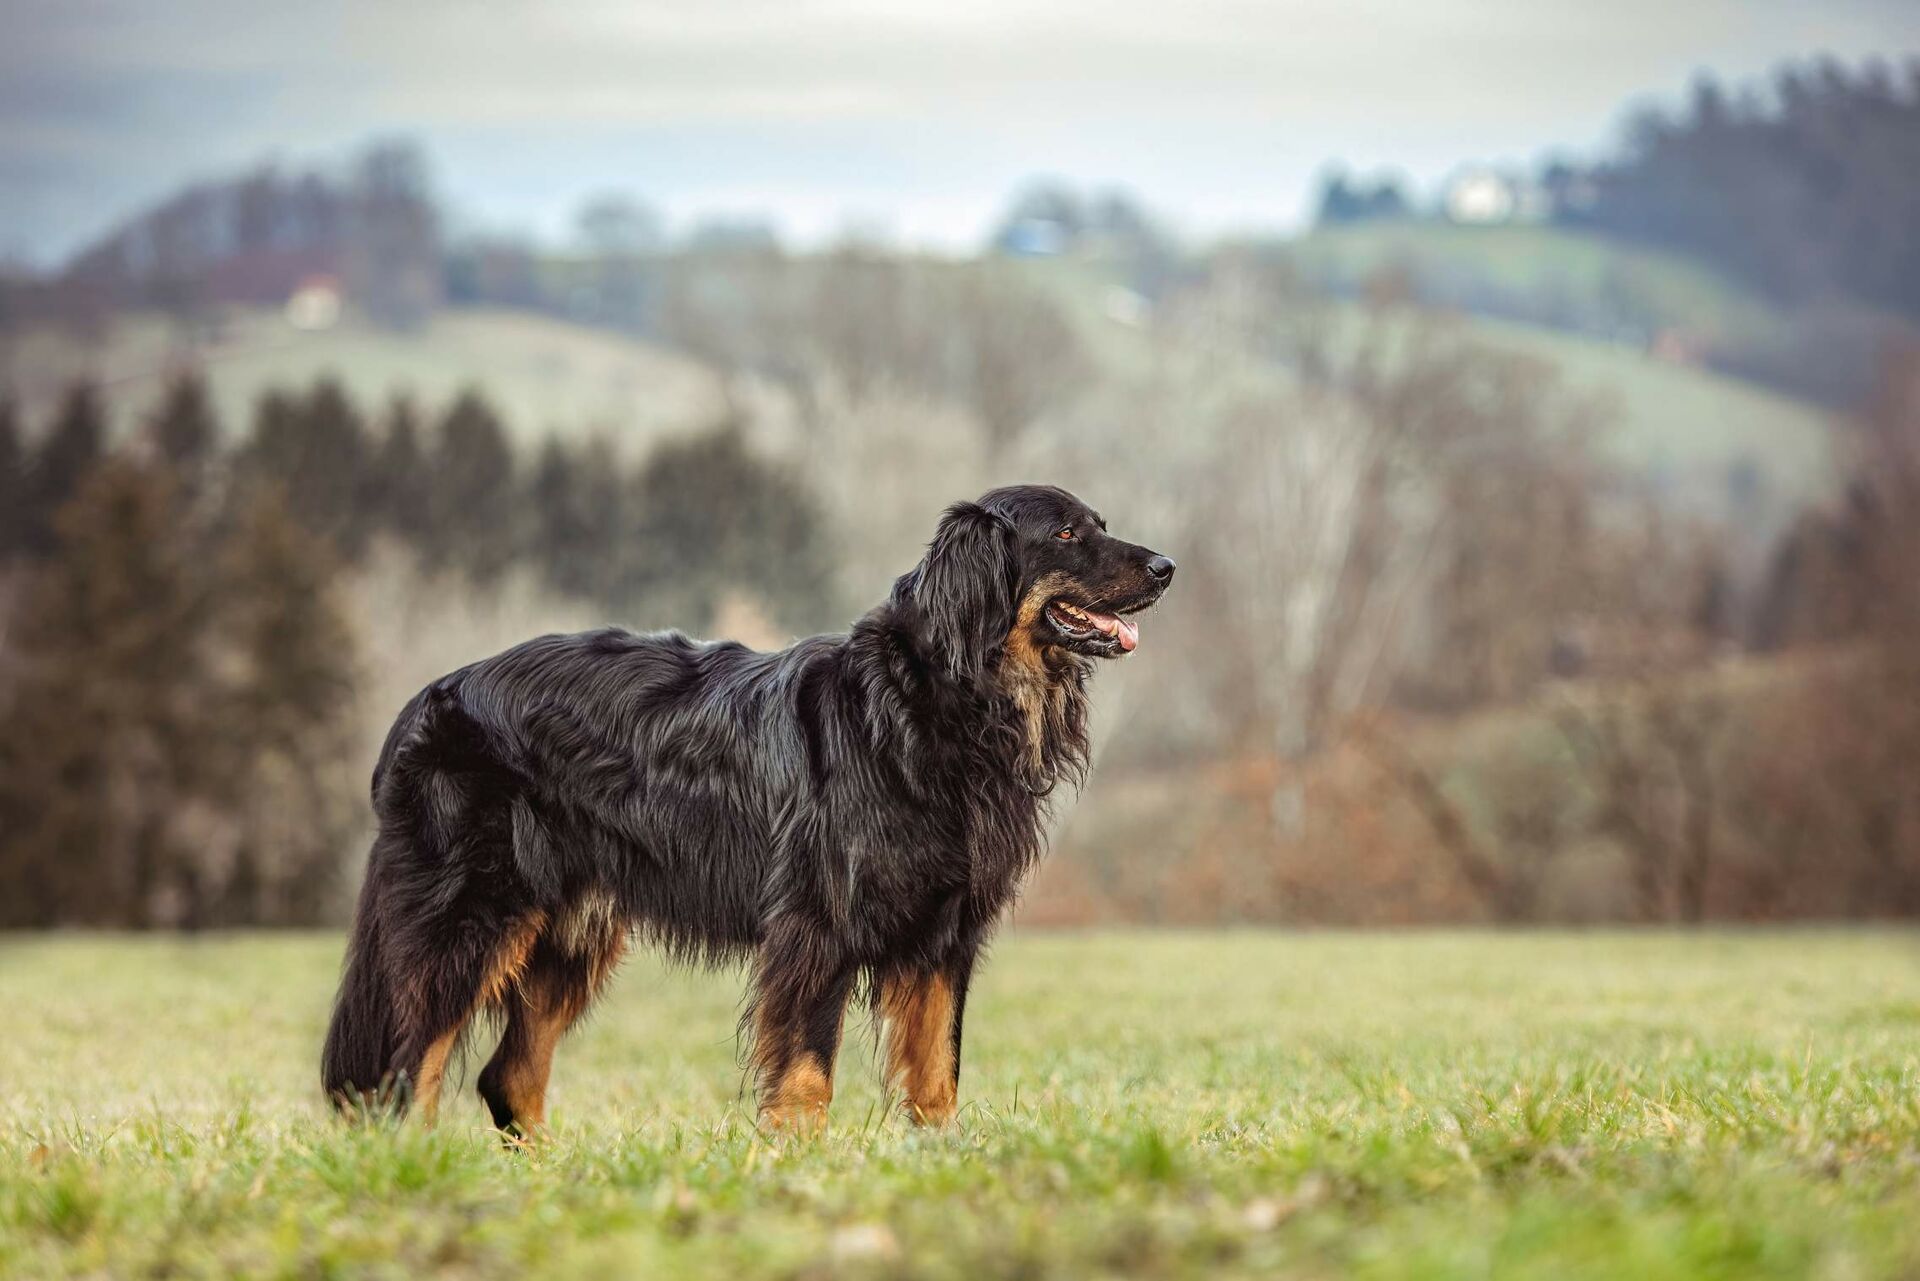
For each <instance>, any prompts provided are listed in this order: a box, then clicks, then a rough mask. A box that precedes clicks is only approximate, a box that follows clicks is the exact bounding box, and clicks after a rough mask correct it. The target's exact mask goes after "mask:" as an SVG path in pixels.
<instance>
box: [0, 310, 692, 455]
mask: <svg viewBox="0 0 1920 1281" xmlns="http://www.w3.org/2000/svg"><path fill="white" fill-rule="evenodd" d="M186 361H192V362H196V363H198V364H200V365H201V366H203V367H204V369H205V370H206V373H207V376H208V379H209V381H210V383H211V386H212V390H213V396H214V400H215V404H216V407H217V408H218V410H219V413H220V418H221V421H222V423H223V424H224V425H225V426H226V427H227V429H228V430H229V431H238V430H240V429H241V428H242V427H243V426H244V425H245V424H246V422H247V421H248V417H249V415H250V414H251V412H252V407H253V404H254V402H255V401H256V400H257V399H258V397H259V396H260V395H261V393H263V392H264V391H266V390H268V389H270V388H275V387H290V386H304V385H305V384H307V383H309V382H311V381H312V380H313V379H315V378H316V377H319V376H321V375H323V374H331V375H333V376H336V377H338V378H340V379H341V380H342V382H344V383H345V384H346V387H347V389H348V391H349V392H350V393H351V394H352V395H353V396H354V398H355V399H356V400H358V401H359V402H360V403H361V404H363V405H366V406H377V405H379V404H382V403H383V402H385V401H386V399H387V398H388V397H390V396H392V395H394V394H395V393H398V392H407V393H409V394H411V395H413V396H416V397H418V398H419V399H420V400H421V401H423V402H424V403H426V404H428V405H433V406H438V405H441V404H444V403H445V402H447V401H449V400H450V399H452V397H453V396H454V395H455V394H456V393H458V392H459V391H460V390H461V389H462V388H465V387H468V386H478V387H480V388H482V389H484V391H485V392H486V394H487V396H488V397H489V398H490V399H491V400H492V401H493V402H494V403H495V404H496V405H497V406H499V408H500V410H501V412H502V413H503V415H504V416H505V419H506V422H507V425H508V427H509V429H510V430H512V431H513V432H515V433H516V434H517V435H518V436H519V437H520V439H521V440H522V441H523V442H525V441H530V440H533V439H537V438H538V437H539V436H541V435H544V434H545V433H546V432H547V431H549V430H553V429H559V430H564V431H584V430H588V429H593V428H605V429H607V430H610V431H613V432H615V433H618V434H620V435H621V436H623V437H626V438H630V439H633V438H637V439H646V438H649V437H651V436H652V435H655V434H657V433H660V432H663V431H673V430H683V429H686V428H690V427H697V426H703V425H706V424H708V423H711V422H713V421H714V420H716V419H718V418H719V417H721V416H722V415H724V414H725V413H726V411H727V402H726V398H725V396H724V394H723V390H722V388H721V386H720V384H719V382H718V380H717V379H716V378H715V377H714V376H713V375H712V373H711V372H709V371H708V370H707V369H706V368H704V367H703V366H701V365H700V364H698V363H696V362H694V361H692V360H689V359H687V358H685V357H682V356H679V355H677V354H674V353H672V352H668V351H665V350H662V349H661V348H658V347H654V346H650V345H648V344H646V343H642V342H638V341H635V340H633V339H631V338H627V337H625V336H622V335H619V334H614V333H611V332H608V331H605V330H598V329H591V328H588V327H586V326H583V325H576V324H571V323H568V322H566V321H562V320H554V319H550V318H548V317H545V316H539V315H535V314H532V313H528V312H517V311H508V310H502V309H473V310H466V309H457V310H447V311H441V312H438V313H436V314H435V315H434V316H432V317H431V318H430V319H429V320H428V321H427V322H426V323H425V324H424V325H422V326H421V327H420V328H418V329H415V330H408V331H394V330H390V329H383V328H377V327H375V326H372V325H369V324H366V323H364V322H362V321H360V320H358V319H355V318H352V317H351V316H350V317H348V318H346V319H343V320H342V322H341V323H340V324H338V325H336V326H335V327H333V328H331V329H326V330H321V331H318V332H305V331H302V330H298V329H295V328H294V327H292V326H291V325H289V324H288V323H287V322H286V321H285V319H284V318H283V317H282V316H281V314H280V313H279V312H278V311H275V310H269V309H237V310H234V311H231V312H229V313H228V314H227V315H226V317H225V318H224V320H223V322H222V324H221V325H220V327H219V329H218V331H217V333H216V334H215V335H214V336H213V337H211V338H209V339H207V340H205V341H202V342H200V343H197V344H196V345H194V346H192V347H189V348H183V347H182V346H180V345H179V343H178V341H177V339H176V338H175V337H174V333H173V331H172V330H170V329H169V327H168V326H167V325H166V324H165V323H164V322H163V321H161V320H160V319H158V318H156V317H153V316H148V315H138V314H136V315H132V316H128V317H125V318H123V319H121V320H119V321H118V322H117V323H116V324H115V325H114V326H113V328H112V329H111V330H110V331H109V333H108V335H107V337H106V339H105V341H104V342H103V343H102V344H101V345H100V346H99V347H98V348H96V349H93V350H87V349H84V348H82V347H81V346H80V345H79V344H78V343H76V342H74V341H73V340H72V339H71V338H68V337H66V336H63V335H61V334H59V333H56V332H54V331H50V330H45V329H42V330H37V331H35V332H32V333H30V334H28V335H26V336H25V337H24V338H23V339H21V340H20V341H19V342H18V344H17V345H16V346H15V348H14V349H13V351H12V353H11V359H10V361H9V362H8V363H9V368H8V370H7V371H6V372H7V377H8V380H9V381H10V382H11V383H12V385H13V386H14V387H15V388H16V389H17V390H18V393H19V395H20V396H21V399H22V402H23V406H24V408H25V410H26V413H27V420H28V421H29V422H31V423H38V422H40V421H42V419H43V417H44V415H45V414H46V413H47V412H48V411H49V410H50V409H51V407H52V405H53V403H54V402H55V401H56V400H57V398H58V397H59V395H60V394H61V392H62V390H63V389H64V388H65V387H66V385H67V384H68V383H69V382H71V381H72V380H73V379H75V378H78V377H81V376H83V375H84V376H88V377H92V378H95V379H97V380H98V381H99V382H100V383H101V384H102V385H103V386H104V387H105V388H106V390H107V393H108V396H109V400H110V402H111V404H112V407H113V412H114V415H115V420H116V426H119V427H122V428H124V427H125V426H126V425H127V424H128V422H129V421H130V419H131V418H132V416H134V415H137V414H139V413H142V412H144V411H145V410H146V408H147V407H148V406H149V405H151V404H152V403H153V401H154V400H155V398H156V397H157V395H158V393H159V391H160V388H161V387H162V385H163V384H164V382H165V380H166V378H167V377H168V375H169V373H170V372H171V371H172V370H173V369H175V368H177V367H178V366H179V365H180V364H181V363H183V362H186Z"/></svg>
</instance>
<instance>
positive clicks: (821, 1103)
mask: <svg viewBox="0 0 1920 1281" xmlns="http://www.w3.org/2000/svg"><path fill="white" fill-rule="evenodd" d="M853 976H854V966H853V965H852V964H851V963H850V962H849V961H848V960H847V959H846V958H845V957H844V956H843V955H841V954H840V952H839V949H838V948H837V947H836V946H835V945H834V943H833V941H832V936H831V935H830V934H829V933H827V932H826V931H823V930H817V929H811V928H809V927H808V926H806V925H805V924H804V923H802V922H801V921H799V920H798V919H796V918H793V917H788V918H785V919H783V920H781V921H778V922H776V923H775V924H774V926H773V927H772V928H771V929H770V930H769V931H768V933H767V937H766V940H765V941H764V942H763V943H762V944H761V946H760V952H759V955H758V957H757V958H756V960H755V962H754V985H753V998H752V1002H753V1003H752V1007H751V1011H750V1025H751V1028H752V1034H753V1048H752V1054H751V1063H752V1066H753V1069H754V1077H755V1086H756V1090H757V1093H758V1096H759V1102H760V1116H761V1119H762V1120H764V1121H765V1122H766V1123H767V1125H768V1126H769V1127H770V1128H772V1129H775V1130H796V1131H802V1132H810V1131H814V1130H818V1129H820V1128H821V1127H822V1126H824V1125H825V1124H826V1120H827V1105H828V1104H829V1103H831V1102H832V1101H833V1064H834V1058H835V1056H836V1055H838V1053H839V1051H840V1029H841V1024H842V1022H843V1021H844V1020H845V1018H846V1011H847V996H848V994H849V993H850V992H851V991H852V989H853Z"/></svg>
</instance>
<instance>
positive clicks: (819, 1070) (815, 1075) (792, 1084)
mask: <svg viewBox="0 0 1920 1281" xmlns="http://www.w3.org/2000/svg"><path fill="white" fill-rule="evenodd" d="M832 1102H833V1078H832V1077H831V1076H830V1075H828V1073H827V1070H826V1067H825V1065H824V1064H822V1063H821V1062H820V1059H819V1057H818V1056H817V1055H813V1054H802V1055H800V1056H799V1057H797V1058H796V1059H794V1061H793V1062H792V1063H790V1064H789V1065H788V1066H787V1069H786V1071H784V1072H783V1073H781V1074H780V1077H779V1079H778V1081H777V1082H776V1083H775V1085H774V1087H773V1090H772V1091H771V1093H770V1094H769V1095H768V1097H767V1098H765V1099H763V1100H762V1101H761V1104H760V1116H761V1119H762V1120H764V1121H765V1122H766V1124H767V1127H768V1128H769V1129H773V1130H783V1131H787V1132H789V1133H796V1134H813V1133H816V1132H818V1131H820V1130H822V1129H825V1128H826V1124H827V1105H828V1104H830V1103H832Z"/></svg>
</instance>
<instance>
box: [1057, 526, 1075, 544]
mask: <svg viewBox="0 0 1920 1281" xmlns="http://www.w3.org/2000/svg"><path fill="white" fill-rule="evenodd" d="M1054 537H1055V538H1057V539H1059V540H1060V541H1061V542H1063V543H1066V542H1072V541H1073V528H1072V526H1068V527H1067V528H1066V529H1063V530H1061V531H1060V532H1059V533H1057V534H1055V535H1054Z"/></svg>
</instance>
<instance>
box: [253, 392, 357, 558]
mask: <svg viewBox="0 0 1920 1281" xmlns="http://www.w3.org/2000/svg"><path fill="white" fill-rule="evenodd" d="M370 455H371V449H370V447H369V444H368V441H367V433H366V426H365V424H364V423H363V422H362V421H361V419H360V415H359V413H358V412H357V411H356V410H355V409H354V406H353V403H352V402H351V401H350V400H348V399H347V395H346V392H345V390H344V389H342V388H341V386H340V384H339V383H338V382H337V381H335V380H333V379H330V378H328V379H322V380H321V381H319V382H317V383H315V384H314V387H313V390H312V392H311V393H310V394H308V395H307V396H306V397H304V398H298V399H296V398H294V397H290V396H288V395H286V394H284V393H281V392H269V393H268V394H267V395H266V396H264V397H262V398H261V401H260V405H259V408H258V409H257V410H256V411H255V414H254V420H253V436H252V438H251V439H250V440H249V441H248V442H247V447H246V451H245V456H244V459H243V463H244V470H245V472H246V474H247V476H248V477H249V478H250V479H252V480H255V481H263V482H270V483H275V484H278V485H280V486H281V487H282V489H283V491H284V492H285V493H286V495H287V502H288V505H289V506H290V508H291V509H292V511H293V514H294V517H295V519H297V520H298V521H299V522H300V523H301V524H302V525H304V526H306V528H307V529H309V530H310V531H312V532H313V533H316V534H319V535H321V536H322V537H324V538H326V539H328V540H329V541H330V542H332V543H333V545H334V547H335V548H336V549H337V550H338V551H339V552H340V554H341V555H343V556H345V557H346V558H347V559H349V560H355V559H358V558H359V557H360V555H361V554H362V553H363V552H365V550H366V544H367V539H368V536H369V535H370V534H371V532H372V522H371V520H370V519H369V511H368V501H367V496H368V491H369V477H370V475H371V474H372V466H371V458H370Z"/></svg>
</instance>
